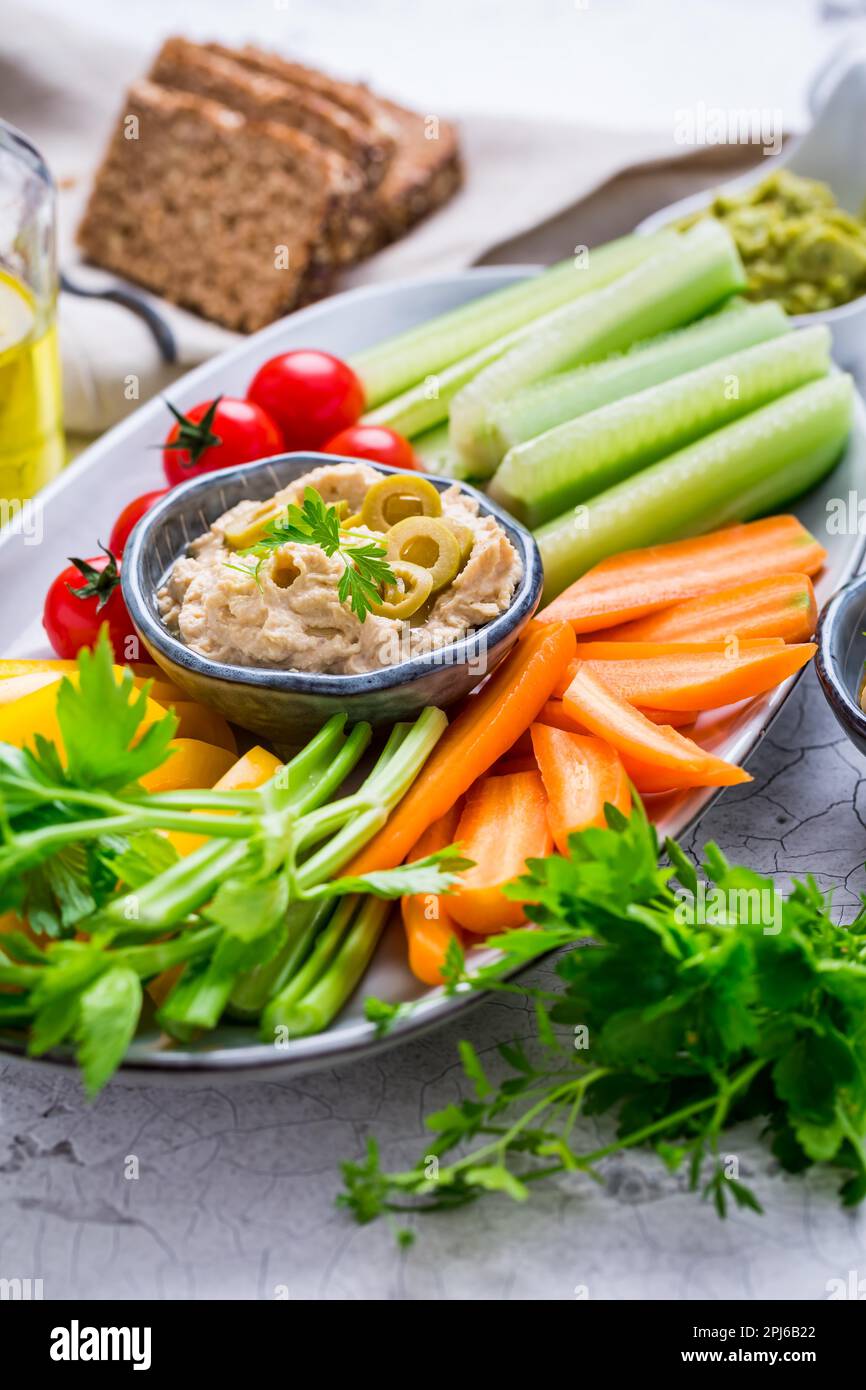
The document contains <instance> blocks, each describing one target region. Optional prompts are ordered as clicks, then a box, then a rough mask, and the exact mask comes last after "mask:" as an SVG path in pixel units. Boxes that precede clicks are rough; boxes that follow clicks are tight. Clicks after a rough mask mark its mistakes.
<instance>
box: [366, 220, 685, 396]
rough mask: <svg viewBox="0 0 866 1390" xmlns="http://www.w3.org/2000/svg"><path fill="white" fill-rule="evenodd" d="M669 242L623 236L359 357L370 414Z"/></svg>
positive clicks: (668, 237)
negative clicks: (583, 257)
mask: <svg viewBox="0 0 866 1390" xmlns="http://www.w3.org/2000/svg"><path fill="white" fill-rule="evenodd" d="M674 236H675V233H674V232H671V231H662V232H659V233H656V234H655V235H654V236H651V237H640V236H627V237H621V238H620V239H619V240H618V241H611V242H608V243H607V245H606V246H599V247H598V248H597V249H594V250H592V251H591V252H590V253H589V255H588V257H587V262H586V265H585V266H584V265H581V264H580V263H579V261H578V260H577V259H575V260H569V261H561V262H560V264H559V265H555V266H551V268H550V270H546V271H545V272H544V273H543V274H541V275H532V276H529V277H528V278H527V279H525V280H521V281H520V282H519V283H517V284H515V285H509V286H507V288H506V289H504V290H497V291H495V293H493V294H487V295H484V296H483V297H482V298H479V299H473V300H471V301H470V303H468V304H461V305H459V306H458V307H457V308H456V309H450V310H449V311H448V312H447V313H445V314H440V315H439V317H438V318H435V319H432V320H431V321H429V322H427V323H422V324H419V325H418V327H417V328H410V329H409V330H408V331H407V332H406V333H400V334H398V335H397V337H395V338H389V339H388V340H387V341H386V342H384V343H379V344H377V345H376V346H375V347H371V348H367V349H366V350H365V351H364V352H359V353H357V354H356V356H355V357H353V358H352V359H351V365H352V368H353V369H354V371H355V372H356V373H357V374H358V376H359V377H360V378H361V382H362V384H363V387H364V394H365V399H366V402H367V406H368V408H369V409H372V408H373V407H374V406H377V405H381V404H382V402H383V401H387V400H390V399H391V397H392V396H396V395H398V394H399V393H400V392H402V391H405V390H406V389H407V388H408V387H409V386H413V385H415V383H416V382H419V381H422V380H423V379H424V378H425V377H427V376H429V375H431V373H434V372H439V371H441V370H442V368H443V367H448V366H450V365H451V363H452V362H456V361H458V359H459V358H461V357H468V356H469V355H470V354H471V353H474V352H476V351H477V350H478V348H481V347H485V346H486V345H487V344H488V343H492V342H494V341H495V340H496V339H497V338H502V337H504V336H505V335H506V334H507V333H511V332H512V331H513V330H514V329H516V328H522V327H523V326H524V325H525V324H527V323H529V322H530V321H531V320H532V319H535V318H538V317H540V315H542V314H547V313H549V312H550V311H551V309H556V308H558V307H559V305H561V304H566V303H568V301H569V300H571V299H574V298H575V297H576V296H577V295H580V294H586V293H587V292H588V291H590V290H595V289H598V288H599V286H600V285H606V284H609V283H610V281H611V280H614V279H616V277H617V276H619V275H623V274H625V272H626V271H627V270H631V269H632V268H633V267H634V266H636V265H638V264H640V262H641V261H644V260H646V259H647V258H648V257H649V256H651V255H653V253H654V249H655V248H656V247H661V246H663V245H665V244H670V243H671V242H672V241H673V239H674Z"/></svg>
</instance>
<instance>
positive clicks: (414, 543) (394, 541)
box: [388, 516, 460, 594]
mask: <svg viewBox="0 0 866 1390" xmlns="http://www.w3.org/2000/svg"><path fill="white" fill-rule="evenodd" d="M388 559H389V561H390V563H391V564H392V565H393V563H394V561H395V560H408V562H409V564H411V565H420V566H421V567H422V568H423V569H425V570H428V571H429V573H430V576H431V579H432V581H433V583H432V586H431V591H430V592H431V593H434V594H438V593H439V592H440V590H442V589H444V588H445V587H446V586H447V585H448V584H450V583H451V581H452V579H454V578H456V576H457V572H458V570H459V569H460V546H459V545H458V543H457V537H456V536H455V535H454V532H453V531H450V530H449V529H448V527H447V526H446V525H444V523H443V522H441V521H439V520H438V519H437V518H436V517H433V516H407V517H406V519H405V521H398V522H397V524H396V526H392V527H391V529H390V531H389V532H388Z"/></svg>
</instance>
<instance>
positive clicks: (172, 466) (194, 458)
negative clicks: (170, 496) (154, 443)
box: [162, 396, 285, 486]
mask: <svg viewBox="0 0 866 1390" xmlns="http://www.w3.org/2000/svg"><path fill="white" fill-rule="evenodd" d="M166 404H168V403H167V402H166ZM168 408H169V410H170V411H171V413H172V415H173V416H174V418H175V424H174V425H172V427H171V429H170V430H169V433H168V438H167V439H166V441H165V445H164V446H163V451H162V463H163V468H164V469H165V476H166V478H167V479H168V481H169V482H170V483H171V485H172V486H174V485H175V484H176V483H185V482H186V481H187V480H188V479H189V478H197V477H198V476H199V474H200V473H212V472H214V470H215V469H217V468H233V467H234V465H235V464H237V463H252V461H253V459H264V458H269V457H270V455H271V454H281V453H282V452H283V450H284V449H285V445H284V443H283V436H282V434H281V432H280V430H279V428H278V426H277V425H276V424H275V423H274V421H273V420H272V419H271V417H270V416H269V415H268V414H267V413H266V412H265V411H264V410H263V409H262V408H261V406H258V405H256V404H255V402H253V401H241V400H236V399H235V398H234V397H233V396H217V398H216V400H215V401H203V402H202V403H201V405H194V406H193V408H192V410H190V411H188V412H187V413H186V415H181V413H180V411H179V410H175V408H174V406H172V405H169V407H168Z"/></svg>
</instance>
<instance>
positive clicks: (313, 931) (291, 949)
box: [229, 898, 334, 1018]
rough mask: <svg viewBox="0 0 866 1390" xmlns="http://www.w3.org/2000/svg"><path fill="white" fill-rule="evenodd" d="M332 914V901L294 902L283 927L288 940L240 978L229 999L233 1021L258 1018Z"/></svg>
mask: <svg viewBox="0 0 866 1390" xmlns="http://www.w3.org/2000/svg"><path fill="white" fill-rule="evenodd" d="M333 911H334V900H333V898H321V899H319V900H308V901H301V902H294V903H292V904H291V906H290V907H289V911H288V916H287V918H286V924H287V926H288V931H289V936H288V940H287V941H286V944H285V946H283V947H282V948H281V949H280V950H279V951H278V952H277V954H276V955H275V956H273V957H272V958H271V960H268V961H265V962H264V964H262V965H257V966H254V968H253V969H252V970H249V971H247V972H246V974H244V975H241V976H240V978H239V979H238V980H236V981H235V985H234V988H233V990H232V993H231V997H230V999H229V1011H230V1013H231V1014H232V1016H233V1017H234V1018H258V1016H259V1014H260V1013H261V1011H262V1009H263V1008H264V1007H265V1005H266V1004H267V1002H268V1000H269V999H270V998H271V995H273V994H278V993H279V991H280V990H281V989H282V988H283V987H284V986H285V985H286V984H287V982H288V981H289V980H290V979H291V978H292V976H293V975H294V974H295V972H296V971H297V970H298V969H299V967H300V966H301V965H302V964H303V962H304V961H305V960H306V958H307V956H308V955H309V953H310V949H311V947H312V944H313V942H314V941H315V939H316V936H317V935H318V933H319V932H320V931H321V929H322V928H323V927H324V925H325V923H326V922H327V920H328V918H329V917H330V916H331V914H332V913H333Z"/></svg>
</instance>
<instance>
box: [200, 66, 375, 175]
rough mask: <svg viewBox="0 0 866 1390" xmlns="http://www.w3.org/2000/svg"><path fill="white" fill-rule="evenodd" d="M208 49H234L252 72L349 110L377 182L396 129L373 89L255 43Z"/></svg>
mask: <svg viewBox="0 0 866 1390" xmlns="http://www.w3.org/2000/svg"><path fill="white" fill-rule="evenodd" d="M207 47H208V48H210V49H213V50H218V51H220V52H224V53H228V52H233V53H234V55H235V57H236V59H237V61H238V62H240V63H243V64H244V66H245V67H248V68H249V69H250V70H251V71H253V72H259V73H263V74H265V75H266V76H271V77H279V78H282V80H283V81H285V82H293V83H294V84H295V85H296V86H298V87H303V88H306V89H307V90H308V91H311V92H316V93H317V94H318V95H319V96H321V97H325V98H327V99H328V100H329V101H332V102H334V104H335V105H337V106H340V107H342V108H343V110H344V111H348V112H350V113H351V115H353V116H354V117H355V119H356V120H357V121H359V122H360V124H361V126H362V127H363V129H364V130H365V132H366V135H367V140H368V142H369V149H370V157H371V159H372V161H373V163H374V165H375V166H376V172H377V175H378V177H377V179H376V183H377V184H378V183H379V182H381V180H382V178H384V176H385V173H386V171H387V168H388V165H389V163H390V161H391V159H392V157H393V155H394V154H395V153H396V149H397V137H398V134H399V130H398V127H397V123H396V122H395V120H394V118H393V116H391V115H389V113H388V111H387V109H386V103H385V102H383V101H381V100H380V99H379V97H377V96H376V94H375V93H374V92H371V91H370V90H369V88H367V87H365V86H364V85H363V84H362V83H359V82H343V81H341V80H340V79H339V78H336V77H330V76H329V75H328V74H327V73H324V72H319V71H317V69H316V68H309V67H306V66H305V65H304V64H303V63H297V62H294V61H292V60H291V59H289V58H283V57H281V56H280V55H279V54H278V53H268V52H266V51H265V50H264V49H262V48H256V47H255V45H254V44H245V45H244V46H243V47H242V48H239V49H237V50H234V49H225V48H223V46H222V45H220V44H208V45H207Z"/></svg>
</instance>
